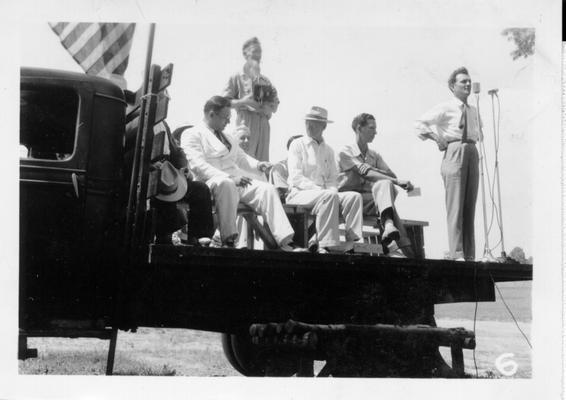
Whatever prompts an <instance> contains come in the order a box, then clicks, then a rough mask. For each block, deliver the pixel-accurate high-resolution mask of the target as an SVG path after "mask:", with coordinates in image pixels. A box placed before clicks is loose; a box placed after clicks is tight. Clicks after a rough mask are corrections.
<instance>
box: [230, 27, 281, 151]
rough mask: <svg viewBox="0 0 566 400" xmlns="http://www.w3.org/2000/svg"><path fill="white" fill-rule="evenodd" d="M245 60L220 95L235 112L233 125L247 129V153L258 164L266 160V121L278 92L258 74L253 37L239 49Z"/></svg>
mask: <svg viewBox="0 0 566 400" xmlns="http://www.w3.org/2000/svg"><path fill="white" fill-rule="evenodd" d="M242 53H243V55H244V58H245V60H246V62H245V64H244V67H243V68H242V70H241V71H239V72H237V73H236V74H234V75H233V76H231V77H230V79H229V80H228V84H227V85H226V88H225V89H224V93H223V96H225V97H228V98H230V99H231V106H232V107H233V108H234V109H235V110H236V112H237V120H236V125H246V126H247V127H248V128H249V130H250V140H249V148H248V150H247V151H246V152H247V153H248V154H249V155H250V156H252V157H254V158H255V159H257V160H259V161H269V137H270V128H269V119H270V118H271V115H272V114H273V113H274V112H276V111H277V107H278V105H279V98H278V97H277V90H276V89H275V87H274V86H273V85H271V82H270V81H269V79H267V77H266V76H264V75H261V73H260V67H259V63H260V62H261V45H260V43H259V40H258V39H257V38H256V37H253V38H251V39H249V40H247V41H246V42H245V43H244V45H243V46H242Z"/></svg>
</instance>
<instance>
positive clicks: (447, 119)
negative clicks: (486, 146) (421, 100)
mask: <svg viewBox="0 0 566 400" xmlns="http://www.w3.org/2000/svg"><path fill="white" fill-rule="evenodd" d="M463 105H464V103H463V102H462V101H461V100H460V99H458V98H456V97H453V98H452V99H451V100H449V101H446V102H444V103H440V104H438V105H436V106H435V107H433V108H432V109H430V110H429V111H427V112H426V113H424V114H423V115H422V116H421V117H420V118H419V119H417V120H416V122H415V129H416V130H417V136H418V137H420V138H421V139H422V140H425V139H426V137H425V135H424V134H425V133H427V132H431V131H433V132H436V133H437V134H438V135H439V136H441V137H443V138H444V139H446V140H447V141H448V142H453V141H457V140H462V131H463V130H462V129H461V128H460V120H461V118H462V112H463V111H462V106H463ZM466 121H467V131H468V135H467V137H468V140H473V141H474V142H477V141H478V140H479V138H480V130H479V129H478V121H479V124H480V125H481V118H480V116H479V114H478V111H477V109H476V108H475V107H474V106H471V105H469V104H468V109H467V115H466ZM481 126H483V125H481Z"/></svg>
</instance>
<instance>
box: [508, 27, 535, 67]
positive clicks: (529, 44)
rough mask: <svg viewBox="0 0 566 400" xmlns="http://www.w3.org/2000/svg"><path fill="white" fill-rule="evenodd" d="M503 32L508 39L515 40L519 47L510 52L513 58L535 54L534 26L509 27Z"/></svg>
mask: <svg viewBox="0 0 566 400" xmlns="http://www.w3.org/2000/svg"><path fill="white" fill-rule="evenodd" d="M501 34H502V35H503V36H507V40H509V41H510V40H512V41H514V42H515V45H516V46H517V48H516V49H515V50H513V51H512V52H511V53H510V54H511V57H513V60H516V59H518V58H520V57H523V58H527V57H528V56H532V55H533V54H535V29H534V28H507V29H504V30H503V31H502V32H501Z"/></svg>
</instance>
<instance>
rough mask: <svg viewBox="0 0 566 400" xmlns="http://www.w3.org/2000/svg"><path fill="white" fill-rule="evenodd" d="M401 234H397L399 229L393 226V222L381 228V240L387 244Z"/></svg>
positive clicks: (397, 238)
mask: <svg viewBox="0 0 566 400" xmlns="http://www.w3.org/2000/svg"><path fill="white" fill-rule="evenodd" d="M400 237H401V235H400V234H399V229H397V228H395V225H393V224H387V225H386V226H385V229H383V235H381V242H382V243H383V244H384V245H385V246H387V245H388V244H389V243H391V242H392V241H394V240H395V241H397V240H399V238H400Z"/></svg>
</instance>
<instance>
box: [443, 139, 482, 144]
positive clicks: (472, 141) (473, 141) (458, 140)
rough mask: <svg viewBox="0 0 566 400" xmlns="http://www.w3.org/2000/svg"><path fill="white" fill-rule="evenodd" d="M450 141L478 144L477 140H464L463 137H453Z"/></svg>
mask: <svg viewBox="0 0 566 400" xmlns="http://www.w3.org/2000/svg"><path fill="white" fill-rule="evenodd" d="M450 143H467V144H476V142H475V140H470V139H466V140H462V139H452V140H449V141H448V144H450Z"/></svg>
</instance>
